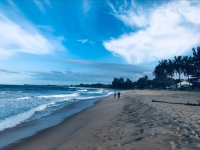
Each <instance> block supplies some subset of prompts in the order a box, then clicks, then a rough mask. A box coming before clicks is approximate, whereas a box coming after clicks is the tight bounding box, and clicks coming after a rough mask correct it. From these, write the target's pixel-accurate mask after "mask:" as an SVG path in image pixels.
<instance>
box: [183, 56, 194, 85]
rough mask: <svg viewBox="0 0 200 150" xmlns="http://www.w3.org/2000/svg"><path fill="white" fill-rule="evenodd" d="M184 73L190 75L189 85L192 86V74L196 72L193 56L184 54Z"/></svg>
mask: <svg viewBox="0 0 200 150" xmlns="http://www.w3.org/2000/svg"><path fill="white" fill-rule="evenodd" d="M182 61H183V73H184V75H185V76H187V77H188V82H189V87H190V75H192V74H193V72H194V65H193V59H192V57H191V56H189V57H188V56H183V59H182Z"/></svg>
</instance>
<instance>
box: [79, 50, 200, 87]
mask: <svg viewBox="0 0 200 150" xmlns="http://www.w3.org/2000/svg"><path fill="white" fill-rule="evenodd" d="M152 74H153V75H154V77H155V78H154V79H153V80H149V78H148V76H146V75H145V76H143V77H141V78H139V79H138V80H137V81H134V82H133V81H131V80H130V79H129V78H127V79H126V80H125V79H124V78H122V77H121V78H114V79H113V81H112V83H111V84H101V83H97V84H82V83H81V84H80V85H76V86H81V87H95V88H115V89H133V88H139V89H145V88H164V89H165V88H166V87H170V86H171V85H173V84H175V85H177V83H180V87H181V81H182V80H181V75H184V76H185V77H187V81H188V82H189V83H192V86H193V87H199V88H200V83H199V81H200V47H197V48H196V49H195V48H192V56H174V59H172V60H171V59H164V60H161V61H159V62H158V65H156V67H155V69H154V71H153V72H152ZM175 75H178V79H174V77H175ZM189 86H190V85H189Z"/></svg>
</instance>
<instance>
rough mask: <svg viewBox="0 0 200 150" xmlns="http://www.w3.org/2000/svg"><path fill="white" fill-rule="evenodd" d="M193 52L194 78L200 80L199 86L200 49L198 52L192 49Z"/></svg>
mask: <svg viewBox="0 0 200 150" xmlns="http://www.w3.org/2000/svg"><path fill="white" fill-rule="evenodd" d="M192 51H193V61H194V69H195V70H194V75H193V76H194V77H196V78H197V79H198V86H199V80H200V47H197V51H196V50H195V48H192Z"/></svg>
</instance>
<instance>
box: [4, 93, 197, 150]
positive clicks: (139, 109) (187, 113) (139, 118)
mask: <svg viewBox="0 0 200 150" xmlns="http://www.w3.org/2000/svg"><path fill="white" fill-rule="evenodd" d="M199 97H200V93H198V92H179V91H165V90H161V91H158V90H132V91H127V92H125V93H123V94H122V95H121V98H120V99H119V100H118V99H117V98H115V99H114V98H113V97H112V96H110V97H107V98H105V99H102V100H100V101H98V102H97V103H96V104H95V105H94V106H93V107H90V108H88V109H85V110H83V111H82V112H81V113H77V114H75V115H73V116H71V117H69V118H67V119H65V120H64V121H63V122H62V123H60V124H58V125H56V126H54V127H51V128H48V129H45V130H43V131H41V132H38V133H37V134H36V135H34V136H32V137H30V138H26V139H24V140H22V141H21V142H19V143H17V144H14V145H12V146H11V147H8V148H6V149H7V150H9V149H14V150H28V149H32V150H35V149H56V150H57V149H58V150H61V149H69V150H71V149H81V150H90V149H99V150H100V149H113V150H121V149H127V150H128V149H130V150H131V149H138V150H139V149H144V150H145V149H146V150H149V149H150V150H151V149H152V150H154V149H164V150H165V149H166V150H168V149H182V150H190V149H200V144H199V143H200V129H199V127H200V122H199V120H200V107H198V106H185V105H173V104H169V103H155V102H152V100H153V99H155V100H162V101H167V102H177V103H180V102H183V103H185V102H188V101H189V102H191V103H195V102H196V101H197V100H199Z"/></svg>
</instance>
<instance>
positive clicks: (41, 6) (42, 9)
mask: <svg viewBox="0 0 200 150" xmlns="http://www.w3.org/2000/svg"><path fill="white" fill-rule="evenodd" d="M33 2H34V3H35V5H36V6H37V7H38V9H39V10H40V11H41V12H42V13H45V12H46V10H45V8H44V6H43V4H42V2H41V1H39V0H33Z"/></svg>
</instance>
